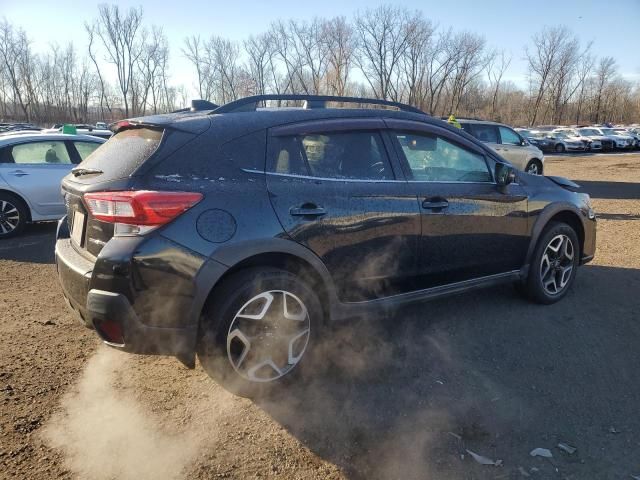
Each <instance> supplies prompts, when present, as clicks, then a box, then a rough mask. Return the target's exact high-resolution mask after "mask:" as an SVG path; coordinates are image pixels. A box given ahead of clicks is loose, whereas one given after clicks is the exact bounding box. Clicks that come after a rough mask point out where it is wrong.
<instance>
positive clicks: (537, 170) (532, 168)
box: [524, 158, 542, 175]
mask: <svg viewBox="0 0 640 480" xmlns="http://www.w3.org/2000/svg"><path fill="white" fill-rule="evenodd" d="M524 171H525V172H527V173H530V174H531V175H542V163H541V162H540V160H537V159H535V158H534V159H533V160H531V161H530V162H529V163H528V164H527V168H525V170H524Z"/></svg>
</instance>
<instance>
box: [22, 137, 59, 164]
mask: <svg viewBox="0 0 640 480" xmlns="http://www.w3.org/2000/svg"><path fill="white" fill-rule="evenodd" d="M11 156H12V157H13V161H14V163H19V164H28V163H56V164H65V163H71V159H70V158H69V153H68V152H67V146H66V145H65V144H64V142H55V141H53V142H33V143H23V144H21V145H14V146H13V148H12V149H11Z"/></svg>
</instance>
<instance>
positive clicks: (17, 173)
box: [9, 170, 29, 177]
mask: <svg viewBox="0 0 640 480" xmlns="http://www.w3.org/2000/svg"><path fill="white" fill-rule="evenodd" d="M9 173H10V174H11V175H13V176H14V177H24V176H25V175H29V172H25V171H24V170H13V171H12V172H9Z"/></svg>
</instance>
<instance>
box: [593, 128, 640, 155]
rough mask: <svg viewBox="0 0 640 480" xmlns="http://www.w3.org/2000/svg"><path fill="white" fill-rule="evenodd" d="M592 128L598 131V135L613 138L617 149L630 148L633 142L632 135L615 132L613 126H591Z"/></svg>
mask: <svg viewBox="0 0 640 480" xmlns="http://www.w3.org/2000/svg"><path fill="white" fill-rule="evenodd" d="M591 128H592V129H593V130H597V131H598V132H600V135H604V136H606V137H609V138H610V139H611V140H613V143H614V145H615V147H616V148H617V149H619V150H630V149H632V148H633V145H634V143H635V141H634V139H633V137H630V136H629V135H622V134H619V133H618V132H616V131H615V130H614V129H613V128H607V127H591Z"/></svg>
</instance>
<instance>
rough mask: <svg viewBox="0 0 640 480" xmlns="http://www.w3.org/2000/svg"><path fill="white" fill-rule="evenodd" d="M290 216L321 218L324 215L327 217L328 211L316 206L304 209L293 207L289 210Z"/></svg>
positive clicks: (303, 207)
mask: <svg viewBox="0 0 640 480" xmlns="http://www.w3.org/2000/svg"><path fill="white" fill-rule="evenodd" d="M289 214H291V215H293V216H295V217H321V216H322V215H326V214H327V211H326V210H325V209H324V208H322V207H316V206H315V205H314V206H308V207H307V206H302V207H291V208H290V209H289Z"/></svg>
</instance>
